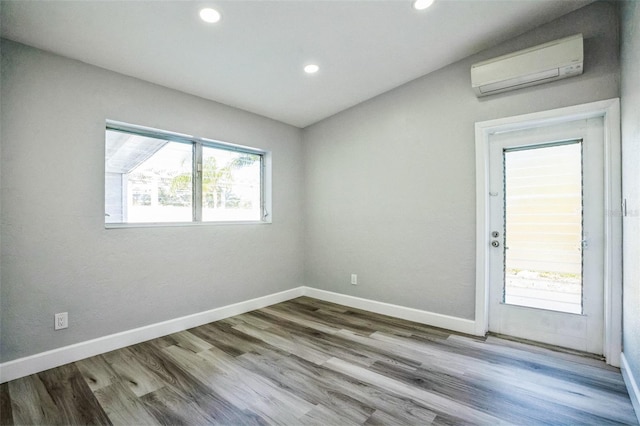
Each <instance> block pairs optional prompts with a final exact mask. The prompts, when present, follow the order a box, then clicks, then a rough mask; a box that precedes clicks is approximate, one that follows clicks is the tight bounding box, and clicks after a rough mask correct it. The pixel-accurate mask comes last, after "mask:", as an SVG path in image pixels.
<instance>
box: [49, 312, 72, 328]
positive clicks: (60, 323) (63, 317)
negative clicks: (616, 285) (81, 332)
mask: <svg viewBox="0 0 640 426" xmlns="http://www.w3.org/2000/svg"><path fill="white" fill-rule="evenodd" d="M67 327H69V313H67V312H61V313H59V314H55V315H54V322H53V328H54V330H62V329H63V328H67Z"/></svg>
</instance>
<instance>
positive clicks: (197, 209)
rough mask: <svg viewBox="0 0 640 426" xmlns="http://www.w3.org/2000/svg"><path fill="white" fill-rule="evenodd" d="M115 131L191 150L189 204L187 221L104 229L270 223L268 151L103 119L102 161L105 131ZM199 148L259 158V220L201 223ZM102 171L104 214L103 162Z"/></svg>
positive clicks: (116, 225) (123, 224) (126, 224)
mask: <svg viewBox="0 0 640 426" xmlns="http://www.w3.org/2000/svg"><path fill="white" fill-rule="evenodd" d="M110 130H111V131H116V132H122V133H127V134H131V135H136V136H143V137H149V138H156V139H163V140H167V141H171V142H177V143H184V144H188V145H191V147H192V171H191V176H192V181H193V187H192V203H191V204H192V205H191V209H192V212H191V218H192V219H191V221H190V222H113V223H107V222H104V226H105V228H106V229H117V228H149V227H166V226H209V225H256V224H270V223H272V222H271V152H270V151H266V150H263V149H259V148H253V147H249V146H245V145H238V144H233V143H228V142H222V141H219V140H214V139H209V138H203V137H197V136H192V135H186V134H183V133H177V132H172V131H168V130H160V129H155V128H151V127H144V126H139V125H135V124H129V123H124V122H120V121H114V120H106V124H105V143H104V148H105V152H104V155H103V158H105V160H106V132H107V131H110ZM203 148H213V149H219V150H224V151H231V152H240V153H244V154H251V155H258V156H259V157H260V219H259V220H225V221H203V220H202V210H203V205H202V158H203ZM104 166H105V168H104V169H103V175H104V176H105V179H103V183H105V185H104V187H103V189H104V191H105V192H104V193H103V197H102V198H103V202H104V204H103V207H104V208H103V210H105V214H106V162H105V164H104Z"/></svg>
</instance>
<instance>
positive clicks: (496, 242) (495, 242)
mask: <svg viewBox="0 0 640 426" xmlns="http://www.w3.org/2000/svg"><path fill="white" fill-rule="evenodd" d="M491 246H493V247H500V241H498V240H493V241H491Z"/></svg>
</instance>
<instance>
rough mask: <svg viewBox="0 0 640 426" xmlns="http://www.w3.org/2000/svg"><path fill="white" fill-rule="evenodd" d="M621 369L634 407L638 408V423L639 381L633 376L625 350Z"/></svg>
mask: <svg viewBox="0 0 640 426" xmlns="http://www.w3.org/2000/svg"><path fill="white" fill-rule="evenodd" d="M620 370H621V371H622V378H623V379H624V383H625V384H626V385H627V390H628V391H629V398H631V403H632V404H633V409H634V410H636V417H637V418H638V423H640V388H638V381H636V377H634V376H633V372H632V371H631V369H630V368H629V363H627V358H625V356H624V352H623V353H622V354H620ZM638 379H640V377H639V378H638Z"/></svg>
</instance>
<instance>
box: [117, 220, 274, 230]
mask: <svg viewBox="0 0 640 426" xmlns="http://www.w3.org/2000/svg"><path fill="white" fill-rule="evenodd" d="M219 225H271V221H270V220H268V221H267V220H251V221H249V220H238V221H221V222H164V223H155V222H148V223H105V224H104V227H105V229H126V228H165V227H181V228H182V227H191V226H196V227H198V226H219Z"/></svg>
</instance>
